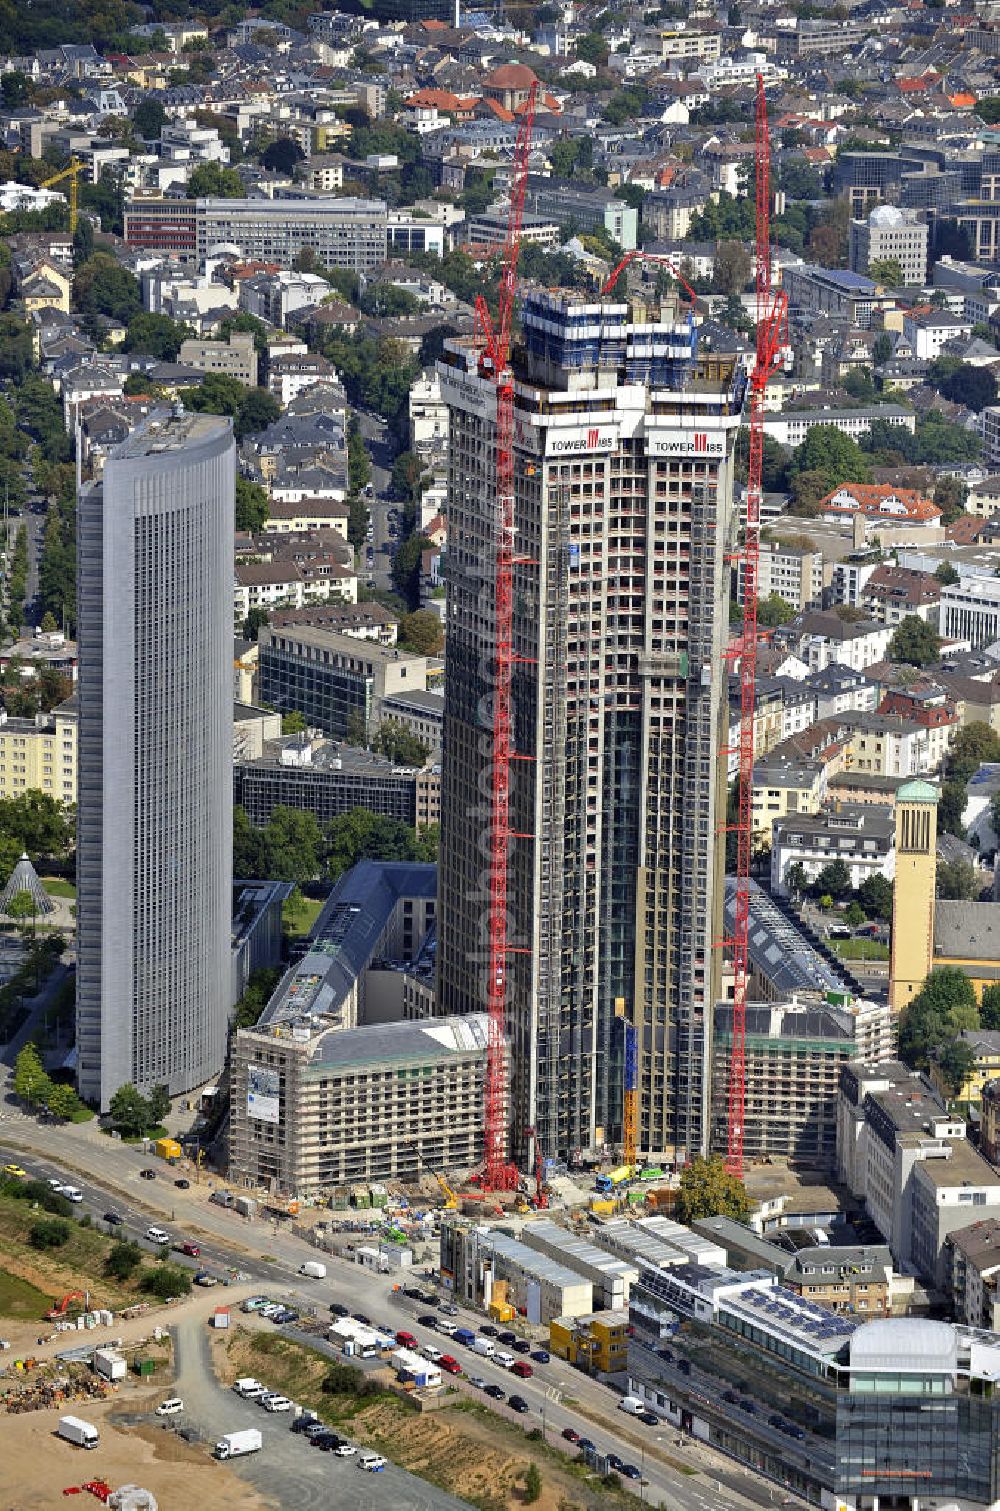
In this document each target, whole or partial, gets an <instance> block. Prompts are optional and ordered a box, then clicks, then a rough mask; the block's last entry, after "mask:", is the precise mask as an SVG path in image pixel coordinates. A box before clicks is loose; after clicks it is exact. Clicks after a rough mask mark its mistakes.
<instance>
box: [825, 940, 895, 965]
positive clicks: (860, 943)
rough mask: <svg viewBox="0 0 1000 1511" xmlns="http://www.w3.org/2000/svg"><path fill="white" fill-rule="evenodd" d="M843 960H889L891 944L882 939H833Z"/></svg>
mask: <svg viewBox="0 0 1000 1511" xmlns="http://www.w3.org/2000/svg"><path fill="white" fill-rule="evenodd" d="M830 947H831V948H832V949H834V950H835V951H836V952H837V954H838V955H839V956H840V957H841V959H842V960H888V958H889V946H888V945H887V944H883V943H882V941H881V940H880V939H831V940H830Z"/></svg>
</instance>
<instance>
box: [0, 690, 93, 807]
mask: <svg viewBox="0 0 1000 1511" xmlns="http://www.w3.org/2000/svg"><path fill="white" fill-rule="evenodd" d="M76 725H77V700H76V695H75V694H74V695H73V697H71V698H67V699H66V701H65V702H64V703H60V704H59V705H58V706H57V707H56V708H54V709H53V710H52V712H51V713H40V714H36V715H35V717H34V718H33V719H18V718H12V717H11V716H10V715H9V714H8V713H7V711H6V709H3V708H0V798H8V797H23V796H24V794H25V793H26V792H45V793H47V794H48V796H49V797H54V798H56V799H57V800H58V801H59V802H60V803H66V804H69V803H75V802H76Z"/></svg>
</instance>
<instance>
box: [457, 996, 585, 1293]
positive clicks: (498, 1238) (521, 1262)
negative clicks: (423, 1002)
mask: <svg viewBox="0 0 1000 1511" xmlns="http://www.w3.org/2000/svg"><path fill="white" fill-rule="evenodd" d="M484 1022H485V1019H484ZM479 1245H480V1247H481V1248H485V1249H486V1250H489V1251H492V1252H493V1253H495V1254H502V1255H503V1257H504V1258H505V1259H507V1260H508V1261H510V1262H511V1263H513V1264H516V1265H518V1266H519V1267H520V1268H521V1269H523V1270H525V1271H527V1273H528V1274H530V1275H534V1276H537V1277H538V1278H539V1279H540V1280H543V1281H544V1282H546V1283H547V1284H548V1285H553V1286H560V1287H562V1288H563V1289H568V1288H576V1287H577V1286H581V1285H590V1284H591V1283H592V1282H590V1281H588V1280H586V1279H585V1278H584V1277H583V1276H582V1275H579V1274H578V1273H577V1272H576V1270H571V1269H570V1268H569V1267H568V1265H565V1264H560V1263H559V1261H558V1260H557V1259H550V1258H549V1257H548V1255H547V1254H542V1253H541V1252H540V1251H539V1250H538V1249H532V1248H529V1247H528V1245H527V1244H526V1243H522V1242H521V1240H520V1239H519V1238H512V1237H511V1236H510V1235H509V1234H507V1233H501V1232H499V1231H498V1230H497V1229H496V1228H483V1229H480V1230H479Z"/></svg>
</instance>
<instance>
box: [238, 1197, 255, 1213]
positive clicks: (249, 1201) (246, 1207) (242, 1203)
mask: <svg viewBox="0 0 1000 1511" xmlns="http://www.w3.org/2000/svg"><path fill="white" fill-rule="evenodd" d="M233 1208H234V1210H235V1211H237V1212H238V1213H239V1214H240V1216H241V1217H256V1215H257V1203H256V1202H255V1201H254V1199H253V1197H252V1196H237V1198H236V1200H235V1201H234V1202H233Z"/></svg>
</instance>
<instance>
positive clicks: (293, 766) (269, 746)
mask: <svg viewBox="0 0 1000 1511" xmlns="http://www.w3.org/2000/svg"><path fill="white" fill-rule="evenodd" d="M236 764H237V765H238V766H240V767H241V768H242V769H243V770H247V771H272V770H274V771H277V770H282V771H320V772H322V773H323V774H324V775H326V774H327V773H336V772H342V773H344V774H345V775H346V776H372V777H378V776H383V777H385V776H405V777H409V778H410V779H411V780H412V777H413V772H414V769H415V768H414V767H412V766H407V765H406V763H405V762H403V761H390V760H389V759H388V757H387V756H384V755H379V754H377V753H376V752H375V751H372V750H363V749H361V747H360V746H357V745H345V744H343V743H342V742H341V741H339V740H323V739H319V740H318V739H312V738H310V737H309V736H308V735H283V736H282V738H281V739H276V740H267V741H265V743H264V753H263V755H260V756H257V757H255V758H254V759H253V760H246V761H237V762H236Z"/></svg>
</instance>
